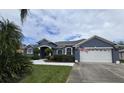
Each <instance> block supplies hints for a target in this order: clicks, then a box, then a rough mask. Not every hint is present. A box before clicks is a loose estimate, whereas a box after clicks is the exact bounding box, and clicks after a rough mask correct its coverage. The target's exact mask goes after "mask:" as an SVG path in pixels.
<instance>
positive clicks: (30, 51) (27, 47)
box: [25, 45, 34, 55]
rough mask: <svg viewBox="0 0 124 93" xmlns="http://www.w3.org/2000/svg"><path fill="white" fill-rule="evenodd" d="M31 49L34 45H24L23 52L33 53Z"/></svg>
mask: <svg viewBox="0 0 124 93" xmlns="http://www.w3.org/2000/svg"><path fill="white" fill-rule="evenodd" d="M33 49H34V46H33V45H28V46H26V47H25V54H27V55H33Z"/></svg>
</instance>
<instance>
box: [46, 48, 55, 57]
mask: <svg viewBox="0 0 124 93" xmlns="http://www.w3.org/2000/svg"><path fill="white" fill-rule="evenodd" d="M52 52H53V50H52V49H50V48H46V49H45V53H46V55H47V56H49V54H50V53H51V54H52Z"/></svg>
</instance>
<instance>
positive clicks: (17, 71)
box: [0, 53, 32, 82]
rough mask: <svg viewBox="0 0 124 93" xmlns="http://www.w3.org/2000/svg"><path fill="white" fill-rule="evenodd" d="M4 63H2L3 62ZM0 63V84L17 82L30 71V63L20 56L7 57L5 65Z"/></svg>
mask: <svg viewBox="0 0 124 93" xmlns="http://www.w3.org/2000/svg"><path fill="white" fill-rule="evenodd" d="M3 62H4V61H3ZM3 62H2V61H1V64H0V66H1V67H2V68H0V82H17V81H18V80H20V79H21V78H22V77H24V76H25V75H27V74H29V73H30V72H31V71H32V63H31V62H30V61H29V59H28V58H27V57H26V56H24V55H22V54H18V53H17V54H15V55H11V56H9V57H8V60H7V64H4V63H3Z"/></svg>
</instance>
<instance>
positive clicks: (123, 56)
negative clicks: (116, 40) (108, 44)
mask: <svg viewBox="0 0 124 93" xmlns="http://www.w3.org/2000/svg"><path fill="white" fill-rule="evenodd" d="M119 58H120V59H121V60H124V49H122V50H119Z"/></svg>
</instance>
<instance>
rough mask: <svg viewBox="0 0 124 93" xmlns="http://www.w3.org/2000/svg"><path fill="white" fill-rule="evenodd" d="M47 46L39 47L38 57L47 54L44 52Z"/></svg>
mask: <svg viewBox="0 0 124 93" xmlns="http://www.w3.org/2000/svg"><path fill="white" fill-rule="evenodd" d="M46 48H48V47H41V48H40V57H41V58H45V57H46V56H47V54H46V53H45V49H46Z"/></svg>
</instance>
